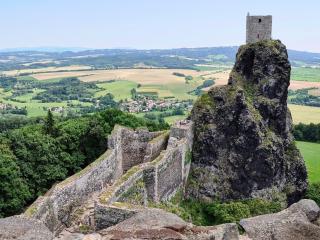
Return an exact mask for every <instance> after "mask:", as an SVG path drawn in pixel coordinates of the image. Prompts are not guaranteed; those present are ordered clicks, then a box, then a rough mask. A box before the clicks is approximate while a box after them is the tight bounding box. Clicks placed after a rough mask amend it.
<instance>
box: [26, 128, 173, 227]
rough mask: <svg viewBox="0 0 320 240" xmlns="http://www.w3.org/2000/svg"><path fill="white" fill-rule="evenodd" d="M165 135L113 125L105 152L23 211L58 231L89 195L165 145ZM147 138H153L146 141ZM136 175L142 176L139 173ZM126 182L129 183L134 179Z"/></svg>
mask: <svg viewBox="0 0 320 240" xmlns="http://www.w3.org/2000/svg"><path fill="white" fill-rule="evenodd" d="M161 134H162V135H161ZM154 138H157V139H154ZM167 138H168V134H167V133H166V132H148V131H147V130H145V129H139V130H137V131H134V130H132V129H129V128H125V127H121V126H115V128H114V130H113V131H112V133H111V135H110V137H109V139H108V148H109V150H108V151H107V152H105V153H104V154H103V155H102V156H101V157H100V158H99V159H97V160H96V161H95V162H93V163H91V164H90V165H89V166H87V167H86V168H85V169H83V170H82V171H80V172H79V173H77V174H75V175H73V176H71V177H70V178H68V179H66V180H65V181H63V182H61V183H59V184H57V185H56V186H54V187H52V189H51V190H50V191H48V192H47V193H46V195H45V196H41V197H39V198H38V199H37V200H36V201H35V202H34V203H33V204H32V205H31V206H30V207H29V208H28V209H27V211H26V212H25V214H26V215H27V216H29V217H33V218H36V219H40V220H41V221H42V222H44V223H45V224H46V225H47V227H48V228H49V229H50V230H51V231H53V232H59V231H60V230H61V229H62V228H64V227H65V226H67V225H68V224H69V222H70V221H71V219H70V216H71V215H72V213H73V212H74V211H75V210H76V209H77V208H78V207H79V206H80V205H81V204H83V203H84V202H85V201H87V200H88V199H90V198H91V197H92V195H93V194H96V193H100V192H101V191H102V190H103V189H106V188H109V187H108V186H109V185H112V184H113V183H114V182H115V181H116V180H118V179H119V178H120V177H121V176H122V175H123V172H124V171H126V170H127V169H128V168H131V167H132V165H135V164H136V163H137V164H139V163H142V162H143V161H144V160H145V158H146V153H147V152H148V154H150V155H149V157H148V158H149V159H152V158H153V157H155V156H154V155H155V154H156V153H157V152H159V151H161V150H162V149H164V148H165V147H166V143H167ZM153 139H154V140H153ZM150 140H153V141H152V142H150V144H149V143H148V142H149V141H150ZM133 170H134V169H133ZM129 174H130V173H129ZM140 175H141V176H140V178H142V173H140ZM128 182H129V183H130V184H133V183H134V182H135V181H134V180H132V181H131V182H130V181H128ZM128 188H129V186H126V185H124V189H119V192H118V193H117V194H116V195H119V196H121V193H122V192H124V191H126V190H127V189H128Z"/></svg>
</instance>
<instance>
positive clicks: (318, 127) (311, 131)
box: [293, 123, 320, 142]
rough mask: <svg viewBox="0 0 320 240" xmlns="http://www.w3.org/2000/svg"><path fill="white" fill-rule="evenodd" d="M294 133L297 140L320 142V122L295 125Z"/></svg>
mask: <svg viewBox="0 0 320 240" xmlns="http://www.w3.org/2000/svg"><path fill="white" fill-rule="evenodd" d="M293 135H294V137H295V139H296V140H297V141H306V142H320V123H318V124H314V123H310V124H304V123H299V124H298V125H295V126H294V127H293Z"/></svg>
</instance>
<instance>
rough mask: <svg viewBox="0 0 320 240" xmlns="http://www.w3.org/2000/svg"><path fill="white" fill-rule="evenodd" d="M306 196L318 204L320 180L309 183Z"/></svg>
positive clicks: (319, 203) (319, 201)
mask: <svg viewBox="0 0 320 240" xmlns="http://www.w3.org/2000/svg"><path fill="white" fill-rule="evenodd" d="M306 197H307V198H309V199H312V200H314V201H315V202H316V203H317V204H318V205H319V206H320V182H318V183H312V184H310V185H309V187H308V190H307V194H306Z"/></svg>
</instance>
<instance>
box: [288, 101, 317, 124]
mask: <svg viewBox="0 0 320 240" xmlns="http://www.w3.org/2000/svg"><path fill="white" fill-rule="evenodd" d="M288 106H289V109H290V111H291V115H292V119H293V123H294V124H298V123H300V122H302V123H320V108H319V107H309V106H301V105H293V104H289V105H288Z"/></svg>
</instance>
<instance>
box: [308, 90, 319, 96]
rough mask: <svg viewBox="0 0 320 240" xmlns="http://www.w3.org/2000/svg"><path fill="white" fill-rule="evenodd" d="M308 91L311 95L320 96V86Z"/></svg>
mask: <svg viewBox="0 0 320 240" xmlns="http://www.w3.org/2000/svg"><path fill="white" fill-rule="evenodd" d="M308 93H309V94H310V95H313V96H317V97H320V88H318V89H312V90H309V91H308Z"/></svg>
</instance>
